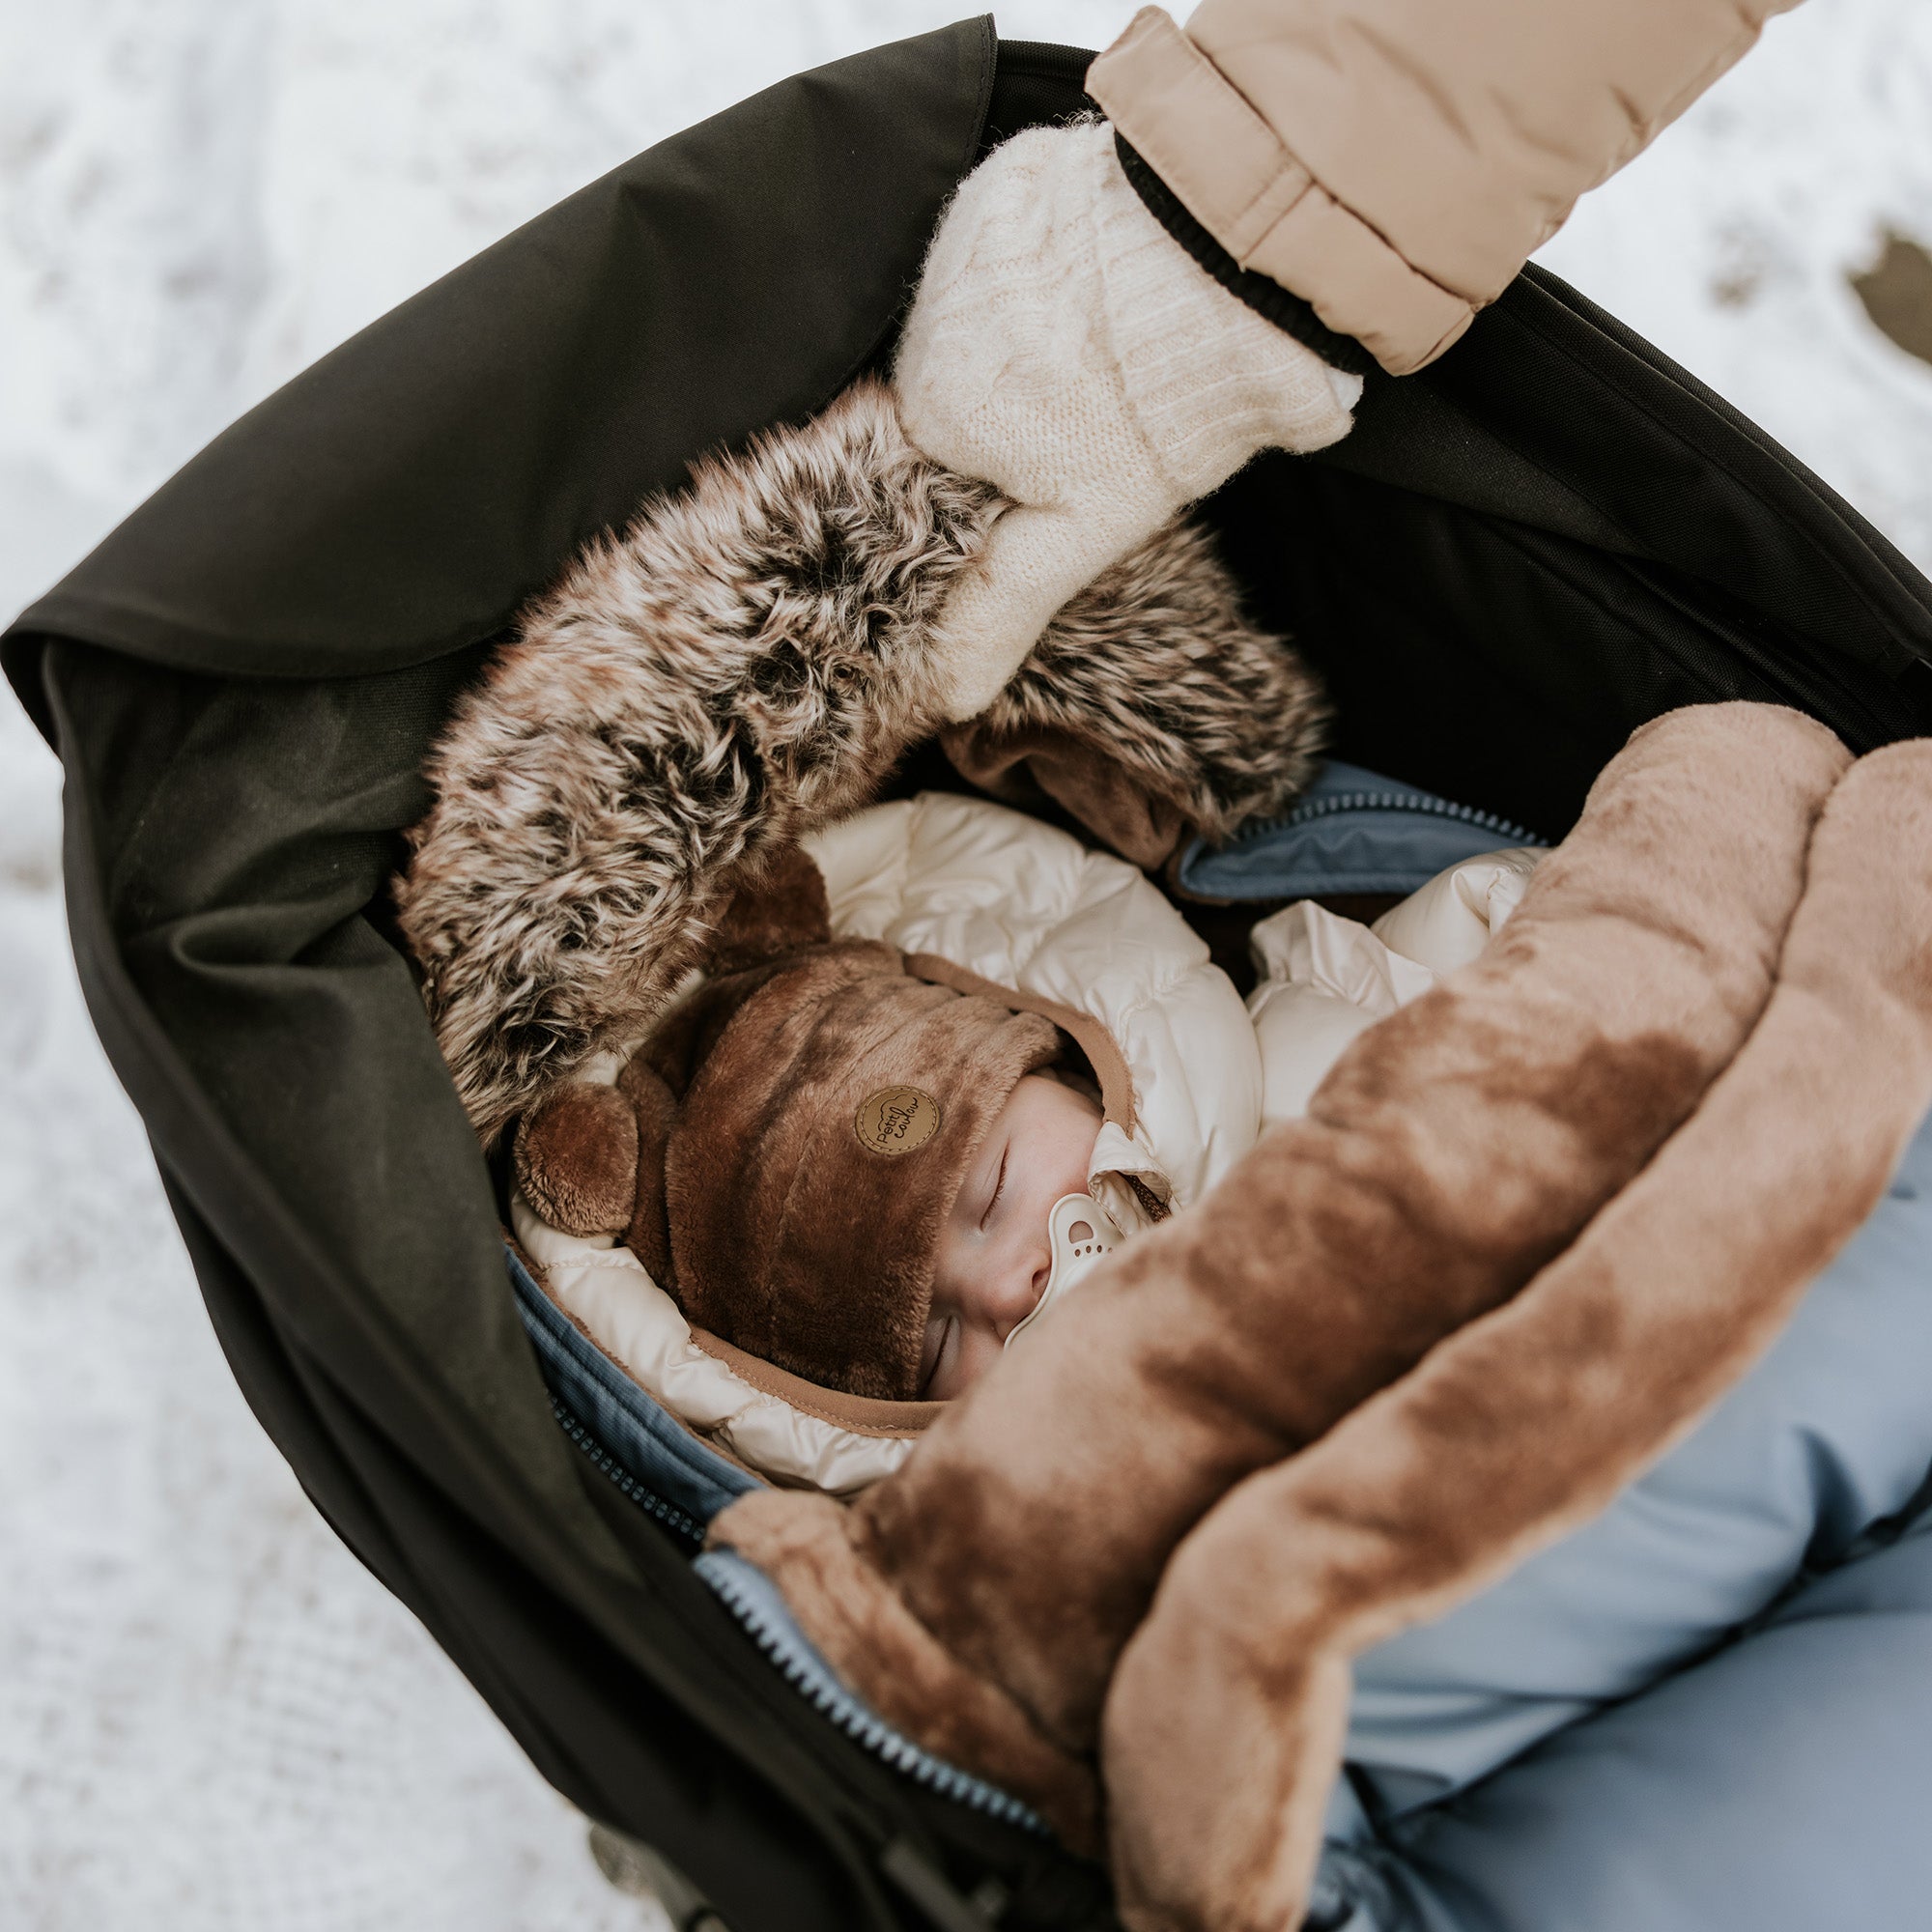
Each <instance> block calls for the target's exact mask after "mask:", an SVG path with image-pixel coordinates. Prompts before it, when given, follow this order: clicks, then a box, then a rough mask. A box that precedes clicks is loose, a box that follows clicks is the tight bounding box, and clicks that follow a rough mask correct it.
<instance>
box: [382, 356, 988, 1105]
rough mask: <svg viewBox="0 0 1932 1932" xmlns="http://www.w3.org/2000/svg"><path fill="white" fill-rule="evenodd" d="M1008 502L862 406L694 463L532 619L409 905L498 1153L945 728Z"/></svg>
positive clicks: (465, 755)
mask: <svg viewBox="0 0 1932 1932" xmlns="http://www.w3.org/2000/svg"><path fill="white" fill-rule="evenodd" d="M998 504H999V498H998V496H997V494H996V493H995V492H994V491H993V490H992V489H990V488H989V487H988V486H987V485H984V484H980V483H971V482H968V481H966V480H965V479H963V478H961V477H957V476H953V475H951V474H949V473H948V472H947V471H945V470H943V469H940V468H939V467H938V466H937V465H936V464H933V463H931V462H928V461H927V459H926V458H925V457H923V456H922V455H921V454H920V453H919V452H918V451H917V450H916V449H914V448H913V446H912V445H911V444H910V443H909V442H908V441H907V440H906V439H905V437H904V436H903V434H902V433H901V432H900V430H899V427H898V420H897V417H896V415H895V413H894V411H893V408H892V405H891V402H890V400H889V399H888V398H887V396H886V394H885V392H884V390H883V389H882V388H881V387H879V386H878V385H876V384H873V385H868V386H866V387H863V388H859V389H855V390H853V391H851V392H850V393H849V394H848V395H847V396H846V397H844V398H843V399H842V400H841V402H839V403H838V404H837V405H835V407H834V408H833V409H831V410H829V411H828V412H826V413H825V414H824V415H823V416H821V417H820V418H819V419H818V420H817V421H816V422H815V423H813V424H811V425H810V426H809V428H807V429H805V430H800V431H795V432H781V433H775V434H773V435H769V436H766V437H763V438H761V439H759V440H757V441H756V442H754V443H753V445H752V447H751V449H750V450H748V451H747V452H746V453H745V454H744V455H743V456H742V457H738V458H735V459H725V458H713V459H710V460H707V461H706V462H703V463H701V464H699V465H698V466H697V467H696V469H695V470H694V472H693V477H692V484H691V488H690V489H689V490H688V491H687V492H685V493H684V494H683V495H681V496H677V497H664V498H661V499H659V500H657V501H655V502H653V503H651V504H649V505H648V506H647V507H646V508H645V509H644V510H643V512H642V513H641V514H640V515H639V518H638V519H637V521H636V522H635V523H633V524H632V525H631V526H630V527H629V528H628V529H627V530H626V531H624V532H623V533H622V534H621V535H619V536H613V537H610V538H607V539H605V540H603V541H601V542H598V543H595V544H593V545H591V547H590V548H589V549H588V550H587V551H586V552H585V554H583V555H582V557H581V558H580V559H579V560H578V561H577V562H576V563H575V564H573V565H572V566H571V568H570V569H569V570H568V571H567V572H566V573H565V575H564V577H563V579H562V581H561V582H559V583H558V584H557V585H556V587H555V588H554V590H552V591H551V592H550V593H549V594H548V595H547V596H545V597H543V598H541V599H540V600H538V602H537V603H536V604H534V605H533V606H532V607H531V608H530V609H529V610H528V611H526V612H525V614H524V616H523V618H522V620H521V622H520V623H519V626H518V630H517V635H516V637H515V639H513V640H512V641H511V642H510V643H509V644H507V645H506V646H505V647H504V648H503V649H502V650H500V651H499V652H497V655H496V657H495V658H494V659H493V660H492V661H491V664H490V666H489V668H488V670H487V671H486V673H485V675H484V678H483V681H482V682H481V683H480V684H479V685H478V686H477V687H476V688H475V689H474V690H472V691H471V692H469V694H468V695H467V696H465V698H464V699H463V700H462V701H461V703H460V704H459V706H458V708H457V711H456V715H455V717H454V718H453V719H452V721H451V723H450V725H449V728H448V729H447V730H446V731H445V732H444V734H443V736H442V739H441V740H440V743H439V744H438V745H437V747H436V750H435V752H434V753H432V756H431V759H430V765H429V778H430V782H431V784H432V786H433V787H434V790H435V793H436V805H435V807H434V809H433V810H431V812H430V815H429V816H428V818H426V819H425V820H424V821H423V823H422V824H421V825H420V826H419V827H417V828H416V831H415V832H414V834H413V835H412V844H413V847H414V854H413V857H412V862H411V864H410V867H409V870H408V871H407V873H406V874H405V875H404V877H403V878H402V880H401V881H400V882H399V885H398V889H397V899H398V911H399V918H400V923H401V926H402V930H403V932H404V934H405V935H406V937H407V938H408V940H409V943H410V945H411V947H412V949H413V951H414V952H415V954H416V956H417V958H418V959H419V960H420V961H421V962H422V965H423V967H424V969H425V972H426V975H427V978H426V980H425V984H424V996H425V998H426V999H427V1001H428V1004H429V1008H430V1012H431V1015H432V1018H433V1019H434V1021H435V1024H436V1030H437V1038H438V1043H439V1044H440V1046H441V1048H442V1052H443V1057H444V1059H445V1060H447V1061H448V1063H449V1065H450V1069H451V1071H452V1072H453V1074H454V1075H455V1078H456V1086H457V1092H458V1093H459V1094H460V1095H461V1096H462V1099H463V1103H464V1105H465V1107H466V1108H468V1110H469V1116H470V1119H471V1120H472V1121H473V1122H474V1123H475V1125H476V1127H477V1129H478V1131H479V1133H481V1134H482V1135H483V1136H484V1138H485V1139H486V1140H489V1139H493V1138H494V1137H495V1136H496V1134H497V1132H498V1131H499V1130H500V1129H501V1128H502V1126H503V1125H504V1124H505V1122H507V1121H508V1120H509V1119H510V1118H511V1117H512V1116H513V1115H515V1114H516V1113H517V1112H518V1111H519V1110H520V1109H521V1108H522V1107H523V1105H524V1104H525V1103H526V1101H527V1100H528V1099H529V1098H530V1096H531V1095H532V1094H535V1093H536V1092H537V1091H538V1090H539V1089H540V1088H541V1087H542V1086H544V1085H545V1084H546V1083H547V1082H548V1081H550V1080H552V1079H554V1078H555V1077H557V1076H559V1075H561V1074H564V1073H567V1072H569V1071H570V1070H571V1069H572V1068H573V1067H574V1066H575V1065H578V1064H579V1063H580V1062H581V1061H582V1059H583V1058H584V1057H585V1056H586V1055H587V1054H588V1053H590V1052H591V1051H593V1050H594V1049H595V1048H596V1047H597V1046H598V1045H599V1044H600V1043H603V1042H605V1041H606V1040H609V1039H611V1038H613V1037H621V1036H627V1035H636V1034H638V1033H640V1032H641V1031H642V1030H643V1028H644V1026H645V1025H646V1024H647V1023H648V1021H649V1020H650V1019H651V1018H652V1017H653V1016H654V1015H655V1013H656V1012H657V1011H658V1010H659V1009H660V1008H661V1007H662V1005H663V1003H664V1000H665V998H666V995H667V993H668V990H669V989H670V987H671V986H672V985H673V984H674V983H675V982H676V980H678V978H679V977H680V975H681V974H682V973H683V972H684V970H685V969H686V967H687V966H688V965H689V964H690V963H691V962H692V959H693V957H694V955H695V954H696V952H697V950H698V947H699V945H700V943H701V942H702V939H703V937H704V935H705V932H706V929H707V924H708V922H709V921H710V919H711V918H712V916H713V915H714V913H715V912H716V911H717V910H718V908H719V906H720V904H721V902H722V901H723V900H724V899H725V898H726V897H728V895H729V894H730V891H731V890H732V888H733V886H734V885H735V884H736V882H737V881H738V879H739V878H740V877H742V876H743V874H744V871H745V868H746V867H755V866H756V864H757V862H758V860H759V859H760V858H761V857H762V856H763V855H764V854H766V853H767V852H769V851H771V850H772V849H773V848H774V847H775V846H777V845H780V844H782V843H785V842H788V841H790V840H792V839H795V838H797V836H798V835H799V834H800V833H802V832H805V831H807V830H809V829H810V827H812V826H813V825H816V824H821V823H823V822H825V821H826V820H828V819H830V818H833V817H836V816H838V814H839V813H841V812H843V811H848V810H852V809H853V808H854V807H855V806H858V805H860V804H863V803H864V802H865V801H866V800H867V798H868V797H869V796H870V795H871V794H872V792H873V791H874V790H875V789H876V787H877V785H878V782H879V781H880V780H881V779H882V778H883V777H884V776H885V774H886V772H887V771H888V770H889V769H890V768H891V766H892V764H893V762H894V760H895V759H896V758H897V757H898V756H899V754H900V753H902V752H903V751H904V750H905V748H906V746H907V745H908V744H909V743H911V742H912V741H913V740H914V739H915V738H917V737H919V736H921V735H923V734H924V733H925V732H926V731H928V730H929V729H930V728H931V725H932V723H933V721H934V719H935V718H936V716H937V711H938V699H937V696H936V695H935V693H934V692H933V691H931V690H930V689H929V688H928V684H927V680H926V678H925V675H924V672H923V665H922V657H921V651H920V645H921V642H922V641H923V639H924V637H925V636H926V634H927V632H928V630H929V629H930V626H931V624H932V622H933V620H934V618H935V617H936V616H937V614H938V611H939V607H940V604H941V602H942V601H943V599H944V598H945V595H946V592H947V589H948V587H949V586H950V585H951V583H952V580H953V578H954V577H955V576H956V575H957V574H958V572H959V571H960V570H961V569H962V568H963V567H964V566H965V565H966V564H967V563H968V562H969V561H970V560H971V559H972V557H973V556H974V555H975V554H977V552H978V549H979V546H980V541H981V539H982V537H983V535H984V531H985V527H986V525H987V523H988V522H989V521H990V520H991V518H992V516H993V514H994V512H995V510H996V509H997V507H998Z"/></svg>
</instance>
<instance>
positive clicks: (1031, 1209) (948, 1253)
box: [920, 1073, 1100, 1402]
mask: <svg viewBox="0 0 1932 1932" xmlns="http://www.w3.org/2000/svg"><path fill="white" fill-rule="evenodd" d="M1099 1134H1100V1110H1099V1109H1098V1108H1097V1107H1095V1106H1094V1103H1093V1102H1092V1101H1091V1100H1089V1099H1088V1098H1087V1097H1086V1096H1085V1095H1084V1094H1078V1093H1076V1092H1075V1091H1074V1090H1073V1089H1072V1088H1071V1087H1063V1086H1062V1085H1061V1084H1060V1082H1059V1081H1058V1080H1050V1079H1047V1078H1046V1077H1045V1076H1044V1075H1042V1074H1037V1073H1030V1074H1028V1075H1027V1077H1026V1078H1025V1079H1024V1080H1022V1081H1021V1082H1020V1084H1019V1085H1018V1086H1017V1087H1015V1088H1014V1089H1013V1091H1012V1096H1011V1097H1010V1098H1009V1100H1008V1102H1007V1104H1006V1105H1005V1106H1004V1107H1003V1108H1002V1109H1001V1110H1000V1112H999V1115H998V1116H997V1118H996V1119H995V1120H994V1122H993V1124H992V1126H991V1127H990V1128H989V1129H988V1130H987V1134H986V1138H985V1140H984V1141H983V1142H982V1143H981V1144H980V1151H979V1152H978V1153H977V1154H976V1155H975V1156H974V1159H973V1164H972V1166H971V1167H969V1168H968V1169H967V1170H966V1179H965V1180H964V1181H963V1182H962V1183H961V1184H960V1188H959V1198H958V1199H957V1200H956V1201H954V1202H953V1204H952V1213H951V1214H950V1215H949V1216H948V1217H947V1222H946V1227H945V1230H944V1232H943V1233H942V1234H941V1236H940V1237H939V1263H938V1266H937V1267H936V1268H935V1269H934V1271H933V1277H932V1313H931V1316H930V1319H929V1320H928V1321H927V1322H926V1324H925V1351H924V1353H923V1356H922V1357H921V1359H920V1378H921V1390H920V1393H921V1394H922V1395H923V1396H924V1397H926V1398H927V1400H929V1401H934V1402H943V1401H945V1400H947V1399H948V1398H950V1397H952V1396H955V1395H959V1394H961V1393H963V1392H964V1390H966V1389H967V1388H968V1387H969V1386H971V1384H972V1383H974V1382H975V1381H977V1380H978V1379H979V1378H980V1377H981V1376H982V1375H984V1374H985V1372H986V1371H987V1370H988V1369H990V1368H991V1367H992V1366H993V1364H994V1363H995V1362H997V1361H998V1360H999V1359H1000V1352H1001V1350H1003V1349H1005V1347H1006V1346H1007V1337H1008V1336H1009V1335H1010V1334H1011V1333H1012V1332H1013V1330H1014V1329H1015V1328H1016V1327H1018V1326H1019V1324H1020V1323H1021V1322H1022V1321H1025V1320H1026V1318H1027V1317H1028V1316H1029V1315H1031V1314H1032V1313H1033V1311H1034V1306H1035V1304H1036V1303H1037V1301H1038V1300H1039V1297H1040V1295H1041V1293H1044V1291H1045V1288H1046V1278H1047V1276H1048V1274H1050V1273H1051V1272H1052V1266H1053V1253H1052V1248H1051V1246H1050V1244H1049V1242H1048V1239H1047V1232H1046V1215H1047V1209H1048V1208H1051V1207H1052V1206H1053V1204H1054V1203H1055V1202H1056V1201H1058V1200H1059V1199H1060V1197H1061V1196H1062V1195H1063V1194H1079V1193H1082V1192H1084V1191H1085V1189H1086V1186H1087V1168H1088V1164H1089V1163H1090V1162H1091V1161H1092V1160H1093V1158H1094V1141H1095V1140H1097V1139H1098V1138H1099Z"/></svg>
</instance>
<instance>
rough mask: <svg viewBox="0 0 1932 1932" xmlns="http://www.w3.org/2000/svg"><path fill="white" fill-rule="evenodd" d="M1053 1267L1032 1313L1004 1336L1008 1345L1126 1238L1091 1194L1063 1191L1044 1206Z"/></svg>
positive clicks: (1017, 1338)
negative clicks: (1046, 1206) (1053, 1200)
mask: <svg viewBox="0 0 1932 1932" xmlns="http://www.w3.org/2000/svg"><path fill="white" fill-rule="evenodd" d="M1046 1234H1047V1239H1048V1240H1049V1241H1050V1242H1051V1243H1052V1247H1053V1268H1052V1272H1051V1273H1049V1274H1048V1276H1047V1278H1046V1286H1045V1288H1044V1289H1042V1290H1041V1291H1040V1297H1039V1299H1038V1300H1037V1302H1035V1303H1034V1309H1033V1313H1032V1314H1031V1315H1029V1316H1028V1317H1027V1318H1026V1320H1025V1321H1021V1322H1019V1323H1018V1324H1017V1325H1016V1326H1015V1327H1014V1329H1013V1331H1012V1333H1011V1334H1009V1336H1008V1337H1007V1347H1008V1348H1009V1349H1010V1348H1011V1347H1012V1346H1013V1344H1014V1343H1015V1342H1017V1341H1018V1340H1019V1338H1020V1337H1021V1336H1022V1335H1024V1334H1025V1333H1026V1331H1027V1330H1028V1329H1029V1328H1031V1327H1032V1326H1033V1324H1034V1323H1035V1322H1036V1321H1038V1320H1039V1318H1040V1317H1041V1316H1042V1315H1044V1314H1045V1313H1046V1311H1047V1310H1048V1309H1049V1308H1051V1307H1052V1306H1053V1304H1054V1302H1055V1301H1057V1300H1058V1299H1059V1298H1060V1297H1061V1296H1062V1295H1063V1294H1065V1293H1066V1291H1067V1290H1068V1289H1069V1288H1071V1287H1072V1286H1073V1284H1074V1283H1075V1282H1076V1281H1078V1280H1080V1279H1081V1278H1082V1276H1084V1275H1088V1274H1091V1273H1092V1272H1093V1271H1094V1268H1096V1267H1097V1266H1099V1264H1101V1263H1102V1262H1103V1261H1105V1260H1106V1258H1107V1257H1108V1256H1109V1255H1111V1254H1112V1253H1113V1252H1114V1250H1115V1249H1116V1248H1118V1247H1119V1246H1120V1245H1121V1243H1122V1241H1123V1240H1125V1239H1126V1236H1124V1235H1122V1233H1121V1231H1120V1229H1119V1228H1117V1227H1116V1226H1115V1225H1114V1223H1113V1221H1112V1219H1111V1218H1110V1217H1109V1216H1108V1214H1107V1212H1106V1210H1105V1209H1104V1208H1102V1207H1101V1206H1100V1204H1099V1203H1098V1202H1097V1201H1095V1200H1094V1197H1093V1196H1092V1195H1091V1194H1063V1195H1062V1196H1061V1197H1060V1199H1059V1200H1058V1201H1056V1202H1055V1203H1054V1204H1053V1206H1052V1207H1051V1208H1048V1209H1047V1210H1046Z"/></svg>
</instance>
